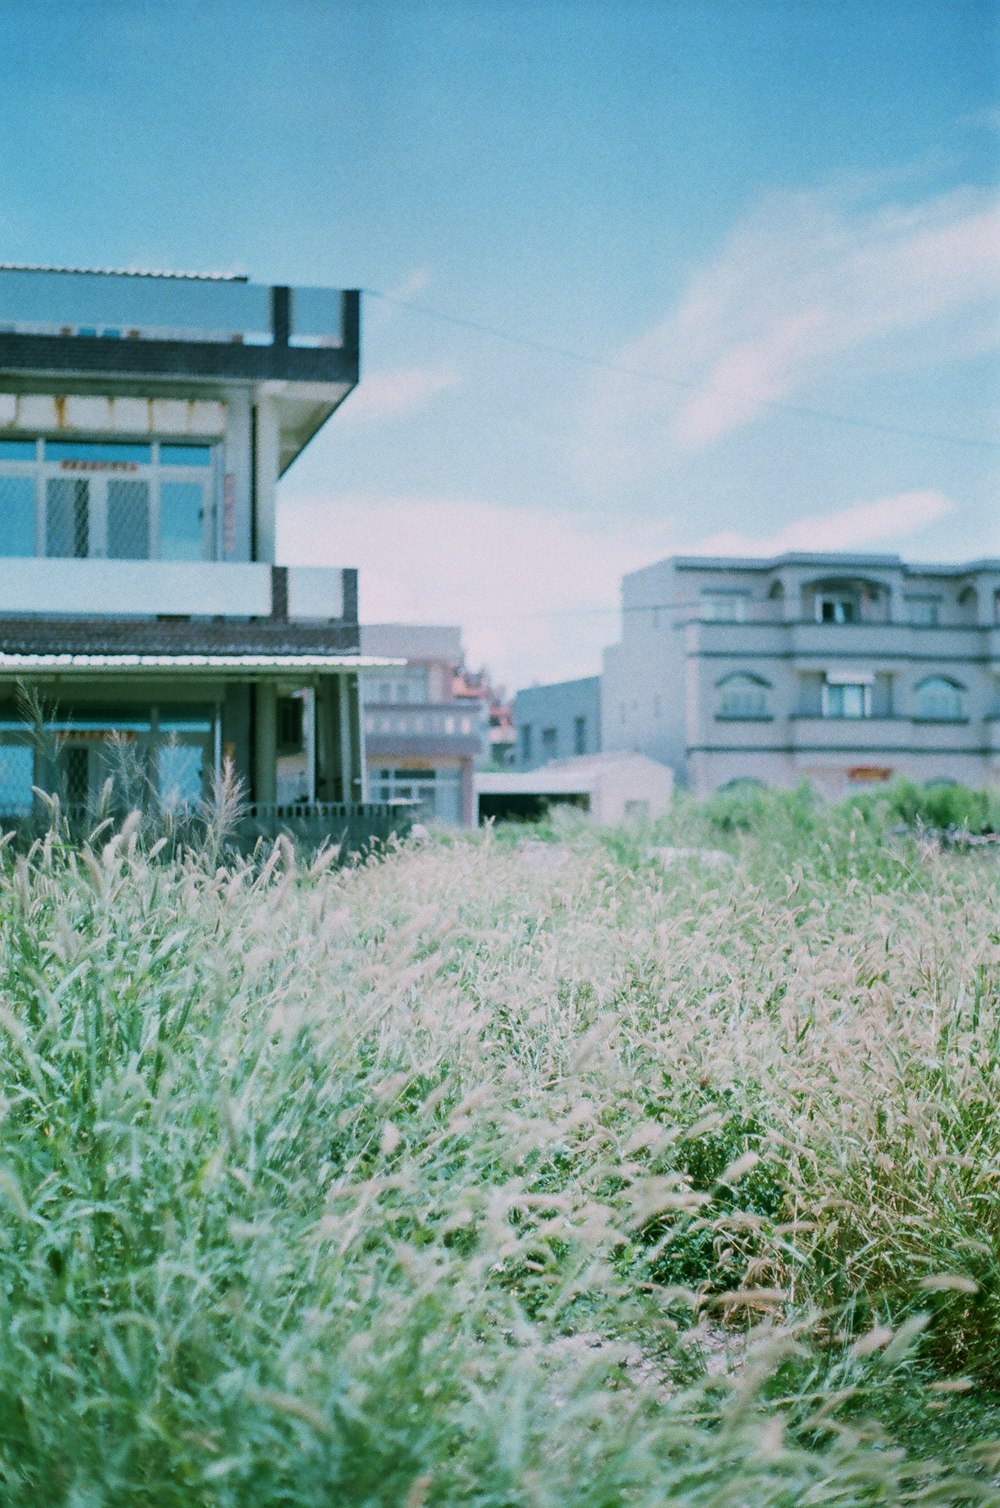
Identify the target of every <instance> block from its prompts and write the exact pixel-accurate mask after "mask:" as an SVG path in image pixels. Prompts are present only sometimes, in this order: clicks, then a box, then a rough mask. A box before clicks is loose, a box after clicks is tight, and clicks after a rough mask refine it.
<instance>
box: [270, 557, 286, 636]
mask: <svg viewBox="0 0 1000 1508" xmlns="http://www.w3.org/2000/svg"><path fill="white" fill-rule="evenodd" d="M271 617H272V618H274V619H275V620H276V622H278V623H287V622H288V567H287V566H279V565H273V566H272V567H271Z"/></svg>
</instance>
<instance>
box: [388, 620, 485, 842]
mask: <svg viewBox="0 0 1000 1508" xmlns="http://www.w3.org/2000/svg"><path fill="white" fill-rule="evenodd" d="M361 648H362V652H363V653H364V654H365V655H366V656H368V657H374V658H379V657H381V658H383V659H394V660H396V661H397V662H399V663H397V664H395V665H391V666H385V667H383V668H382V669H372V670H367V671H365V673H364V675H363V677H362V695H363V699H364V728H365V744H366V758H367V765H368V788H369V791H370V793H371V797H372V799H373V800H375V801H414V802H417V803H418V804H419V808H420V815H421V817H422V819H423V820H424V821H433V822H440V823H442V824H444V825H445V826H448V827H472V826H474V825H475V822H476V805H475V788H474V785H473V772H474V770H475V768H476V765H477V764H478V763H479V762H480V761H481V760H482V759H483V757H484V756H485V755H486V753H487V751H488V748H489V722H488V719H489V711H490V707H489V701H488V700H486V699H483V698H482V697H476V696H460V695H456V694H455V692H456V685H457V687H458V689H461V686H462V682H461V680H460V678H459V676H458V674H457V672H458V670H459V667H460V665H461V663H462V639H461V631H460V629H458V628H449V627H436V626H432V625H424V624H407V623H374V624H363V625H362V628H361Z"/></svg>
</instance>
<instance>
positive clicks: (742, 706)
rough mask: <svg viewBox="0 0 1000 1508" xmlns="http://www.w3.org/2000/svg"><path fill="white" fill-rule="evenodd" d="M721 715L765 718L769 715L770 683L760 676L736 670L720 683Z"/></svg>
mask: <svg viewBox="0 0 1000 1508" xmlns="http://www.w3.org/2000/svg"><path fill="white" fill-rule="evenodd" d="M718 689H719V693H720V696H719V716H720V717H735V718H763V717H767V716H768V715H769V713H768V704H767V693H768V691H769V690H770V685H769V683H768V682H767V681H765V680H763V679H762V678H761V677H760V676H756V675H750V674H745V673H742V672H739V671H737V672H734V674H733V675H727V676H725V677H724V678H723V679H722V680H721V681H720V682H719V684H718Z"/></svg>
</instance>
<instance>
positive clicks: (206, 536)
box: [0, 440, 215, 560]
mask: <svg viewBox="0 0 1000 1508" xmlns="http://www.w3.org/2000/svg"><path fill="white" fill-rule="evenodd" d="M214 460H215V451H214V449H213V447H212V446H211V445H194V444H184V445H180V444H178V445H172V444H170V443H169V442H167V441H150V442H149V443H144V444H131V443H126V442H117V441H99V440H2V441H0V554H2V555H33V554H35V551H36V541H37V547H38V548H40V549H41V551H42V553H43V554H45V555H48V556H50V557H56V558H62V559H65V558H77V559H83V558H86V557H95V558H98V559H108V560H150V559H159V560H205V559H211V558H212V556H213V554H214V541H213V539H212V525H213V521H214V516H215V515H214V476H215V466H214Z"/></svg>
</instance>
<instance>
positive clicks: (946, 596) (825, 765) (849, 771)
mask: <svg viewBox="0 0 1000 1508" xmlns="http://www.w3.org/2000/svg"><path fill="white" fill-rule="evenodd" d="M854 589H856V608H855V609H854V611H855V613H856V617H855V621H850V622H844V623H833V622H820V621H817V613H818V609H817V605H816V603H817V597H819V596H822V594H823V593H826V594H828V595H829V594H830V593H831V592H834V593H835V592H837V591H840V590H843V591H845V592H849V591H851V590H854ZM998 592H1000V562H998V561H994V560H987V561H977V562H972V563H969V564H964V565H957V566H949V567H944V566H921V567H913V568H911V567H908V566H906V565H905V564H904V563H903V562H902V561H901V560H899V558H898V557H894V556H811V557H810V556H785V557H781V558H780V559H778V560H775V561H733V562H728V561H721V560H694V559H678V560H673V561H661V562H659V563H657V564H656V565H654V566H651V567H648V568H647V569H646V570H644V571H639V572H635V573H633V574H632V575H631V576H628V577H626V578H625V580H624V582H623V592H622V597H623V607H624V612H623V631H622V640H621V643H620V644H619V645H616V646H613V647H612V648H611V649H610V650H608V651H607V653H606V656H605V675H604V688H603V713H604V732H603V739H604V744H605V747H606V748H621V749H627V748H632V749H637V750H640V751H642V752H644V753H647V754H649V755H650V756H652V757H653V758H658V759H662V760H663V761H664V762H666V763H669V764H670V765H671V767H672V768H673V769H674V770H675V772H676V773H677V775H678V776H679V777H680V778H686V779H687V780H688V782H689V783H690V784H691V785H692V786H693V787H694V788H695V789H696V790H702V791H704V790H712V789H716V788H718V787H719V786H721V785H724V784H726V783H727V782H729V781H731V780H737V779H755V780H760V781H762V782H763V783H765V784H768V785H794V784H796V783H797V782H798V781H800V780H802V779H803V778H808V779H811V780H813V781H814V782H815V783H816V784H817V785H819V786H820V787H821V788H823V789H825V790H827V791H830V792H831V793H841V792H842V791H843V790H844V789H847V788H848V787H849V786H850V785H852V784H855V783H858V782H860V781H862V780H864V779H866V778H870V777H872V776H876V775H879V774H882V773H885V772H889V773H891V774H892V775H901V776H905V777H907V778H911V779H914V780H918V781H922V780H930V779H954V780H961V781H963V782H966V783H970V784H973V785H985V784H990V783H993V782H995V781H997V780H998V778H1000V758H998V751H997V748H996V747H995V745H996V743H997V740H996V737H995V735H994V731H993V730H994V727H996V726H1000V723H998V722H996V721H995V720H996V719H998V718H1000V612H998V608H997V602H998ZM726 593H729V594H733V595H736V594H739V595H740V601H741V606H740V609H739V618H740V619H742V620H744V621H728V622H727V621H704V616H705V614H706V613H707V614H708V615H709V616H710V617H711V616H712V614H714V613H715V612H716V611H717V610H720V609H718V603H717V599H718V598H720V597H724V596H725V594H726ZM706 595H708V597H709V601H707V602H706ZM914 599H922V600H923V601H926V600H928V599H931V600H933V602H934V610H933V611H934V617H935V619H936V621H935V622H932V623H920V622H918V621H916V618H915V615H916V613H917V611H918V609H916V608H915V607H914V605H913V604H914ZM721 611H724V609H722V610H721ZM731 675H750V676H752V677H754V678H756V682H757V684H758V685H760V687H761V688H762V690H763V692H764V696H765V709H764V711H763V713H760V712H759V711H755V712H754V713H753V714H747V713H745V712H739V713H735V714H734V713H733V712H732V710H731V709H729V710H727V707H726V705H725V699H724V687H725V682H726V680H727V677H729V676H731ZM851 676H856V677H857V678H858V679H859V680H860V681H862V682H863V683H865V684H867V685H868V686H869V688H870V689H869V697H870V714H871V715H870V716H867V717H865V718H847V717H839V718H838V717H832V716H823V712H824V695H825V693H824V684H825V683H835V682H836V681H837V680H838V679H841V680H845V679H847V678H849V677H851ZM932 676H940V677H943V678H946V679H950V680H952V681H954V682H956V683H958V684H959V685H960V687H961V688H962V709H961V717H960V718H956V719H948V720H935V719H931V718H927V717H922V716H921V715H920V710H921V709H920V707H919V705H918V692H917V688H918V686H919V684H920V682H921V681H923V680H925V679H927V678H929V677H932Z"/></svg>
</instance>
